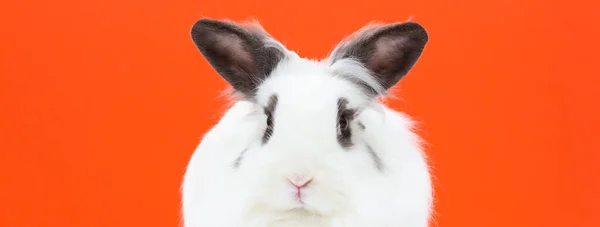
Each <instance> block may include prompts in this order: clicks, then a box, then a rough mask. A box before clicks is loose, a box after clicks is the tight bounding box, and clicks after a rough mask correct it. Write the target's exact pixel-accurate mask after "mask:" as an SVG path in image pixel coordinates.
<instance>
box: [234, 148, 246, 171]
mask: <svg viewBox="0 0 600 227" xmlns="http://www.w3.org/2000/svg"><path fill="white" fill-rule="evenodd" d="M247 150H248V148H246V149H244V150H243V151H242V152H241V153H240V155H239V156H238V157H237V158H236V159H235V161H234V162H233V168H234V169H237V168H239V167H240V164H241V163H242V159H244V154H245V153H246V151H247Z"/></svg>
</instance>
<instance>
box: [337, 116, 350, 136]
mask: <svg viewBox="0 0 600 227" xmlns="http://www.w3.org/2000/svg"><path fill="white" fill-rule="evenodd" d="M338 124H339V127H340V131H342V132H343V131H346V130H348V127H350V125H349V123H348V118H347V117H345V116H342V117H341V118H340V122H338Z"/></svg>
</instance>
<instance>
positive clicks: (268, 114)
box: [267, 113, 273, 127]
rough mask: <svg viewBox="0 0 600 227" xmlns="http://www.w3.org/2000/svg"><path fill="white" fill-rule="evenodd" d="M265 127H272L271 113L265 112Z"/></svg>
mask: <svg viewBox="0 0 600 227" xmlns="http://www.w3.org/2000/svg"><path fill="white" fill-rule="evenodd" d="M267 127H273V115H272V114H271V113H267Z"/></svg>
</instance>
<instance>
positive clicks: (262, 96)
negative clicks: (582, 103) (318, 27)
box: [183, 19, 431, 227]
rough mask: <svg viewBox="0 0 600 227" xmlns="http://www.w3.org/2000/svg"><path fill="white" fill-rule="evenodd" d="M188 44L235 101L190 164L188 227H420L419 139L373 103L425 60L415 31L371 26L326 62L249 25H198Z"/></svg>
mask: <svg viewBox="0 0 600 227" xmlns="http://www.w3.org/2000/svg"><path fill="white" fill-rule="evenodd" d="M191 34H192V39H193V41H194V43H195V44H196V46H197V48H198V49H199V51H200V52H201V53H202V55H203V56H204V57H205V58H206V59H207V60H208V62H209V63H210V65H211V66H212V67H213V68H214V69H215V71H216V72H217V73H218V74H219V75H220V76H221V77H222V78H223V79H225V80H226V81H227V82H228V83H229V84H230V85H231V87H232V88H233V90H234V91H235V93H236V94H237V95H238V96H239V99H237V103H236V104H235V105H234V106H233V107H232V108H231V109H229V110H228V111H227V113H226V114H225V116H223V118H222V119H221V121H220V122H219V123H218V124H217V125H216V126H215V127H214V128H213V129H211V131H209V132H208V133H207V134H206V135H205V137H204V138H203V140H202V142H201V143H200V145H199V147H198V149H197V150H196V152H195V153H194V156H193V157H192V160H191V161H190V163H189V165H188V170H187V173H186V178H185V182H184V185H183V191H184V192H183V193H184V195H183V203H184V222H186V223H204V224H206V223H209V224H211V226H215V225H219V224H220V225H222V226H226V224H224V223H226V222H227V223H238V224H239V223H243V224H244V225H245V226H248V225H251V224H249V223H257V224H256V226H269V225H275V224H276V223H288V224H289V223H291V222H292V221H295V222H298V223H305V224H304V225H315V226H335V225H343V226H364V225H362V224H361V223H363V224H367V225H368V226H370V227H374V226H388V225H395V226H424V225H425V224H426V220H427V215H428V212H429V205H430V193H431V191H430V190H431V189H430V183H429V175H428V172H427V166H426V164H425V161H424V156H423V154H422V153H421V149H420V147H419V138H418V137H417V136H416V135H415V134H414V133H412V132H411V126H412V125H411V121H410V120H409V118H408V117H406V116H405V115H403V114H400V113H397V112H395V111H392V110H390V109H388V108H387V107H385V106H384V105H383V104H381V103H380V102H378V99H377V98H378V97H380V96H384V95H385V94H386V91H387V90H389V89H390V88H391V87H392V86H394V85H395V84H396V83H397V82H398V81H399V80H400V79H401V78H403V77H404V76H405V75H406V74H407V73H408V72H409V70H410V69H411V68H412V67H413V65H414V64H415V63H416V61H417V59H418V58H419V57H420V56H421V53H422V51H423V49H424V47H425V45H426V43H427V41H428V35H427V32H426V31H425V29H424V28H423V27H422V26H421V25H419V24H417V23H414V22H403V23H394V24H388V25H375V24H372V25H369V26H367V27H365V28H363V29H361V30H359V31H358V32H357V33H355V34H353V35H352V36H350V37H349V38H348V39H346V40H344V41H342V42H341V43H340V44H339V45H338V46H337V47H336V48H335V49H334V50H333V51H332V53H331V54H330V55H329V57H328V58H326V59H323V60H310V59H306V58H302V57H300V56H298V55H297V54H296V53H294V52H293V51H290V50H288V49H286V47H284V46H283V45H282V44H281V43H279V42H277V41H276V40H275V39H273V38H272V37H271V36H270V35H269V34H268V33H267V32H265V30H264V29H263V28H262V27H261V26H260V25H259V24H258V23H257V22H253V23H247V24H236V23H233V22H229V21H220V20H212V19H201V20H199V21H198V22H197V23H196V24H194V26H193V28H192V32H191ZM219 204H220V205H219ZM218 206H225V207H226V208H219V207H218ZM200 207H204V208H200ZM219 215H221V216H222V217H219ZM208 220H210V221H208ZM308 222H315V223H317V224H306V223H308ZM215 223H219V224H215ZM318 223H320V224H318ZM335 223H338V224H335ZM378 223H379V224H378ZM399 223H401V224H400V225H398V224H399ZM411 223H412V224H411ZM198 225H200V224H198ZM231 225H232V226H235V225H236V224H231ZM282 225H284V224H282ZM187 226H190V227H191V226H195V225H193V224H187Z"/></svg>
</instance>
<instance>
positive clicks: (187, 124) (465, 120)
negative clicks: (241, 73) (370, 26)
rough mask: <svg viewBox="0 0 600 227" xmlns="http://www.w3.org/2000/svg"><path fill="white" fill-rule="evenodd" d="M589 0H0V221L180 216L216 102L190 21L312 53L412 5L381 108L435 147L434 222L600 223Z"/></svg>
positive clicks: (101, 224)
mask: <svg viewBox="0 0 600 227" xmlns="http://www.w3.org/2000/svg"><path fill="white" fill-rule="evenodd" d="M593 2H594V1H589V3H585V2H582V1H579V0H572V1H547V0H526V1H525V0H500V1H498V0H493V1H482V0H453V1H443V0H423V1H409V0H406V1H381V0H369V1H364V2H361V3H358V2H352V1H323V2H320V1H316V0H312V1H303V2H302V3H300V1H297V2H288V1H231V0H228V1H226V2H225V1H222V2H220V3H219V1H198V0H197V1H191V0H182V1H152V0H145V1H142V0H125V1H121V0H118V1H117V0H104V1H76V0H62V1H31V0H8V1H7V0H4V1H2V3H0V19H1V20H0V25H1V27H0V108H1V109H0V133H1V134H0V141H1V143H0V151H1V153H0V226H2V227H21V226H24V227H50V226H61V227H69V226H77V227H107V226H110V227H118V226H144V227H151V226H156V227H165V226H177V225H178V224H179V188H180V182H181V178H182V175H183V173H184V168H185V166H186V164H187V161H188V158H189V157H190V155H191V153H192V151H193V150H194V148H195V146H196V145H197V143H198V141H199V138H200V137H201V135H202V134H203V133H204V132H206V130H208V129H209V127H210V126H211V124H213V123H214V122H215V121H216V119H218V117H219V115H218V114H219V110H221V109H222V105H223V103H224V100H221V99H218V98H217V95H219V92H220V90H221V89H222V88H224V87H225V82H224V81H223V80H222V79H221V78H220V77H219V76H218V75H217V74H216V73H215V72H214V71H213V70H212V69H211V68H210V67H209V65H208V63H207V62H206V61H205V59H204V58H203V57H202V56H201V55H200V53H199V52H198V51H197V50H196V48H195V46H194V45H193V43H192V41H191V39H190V36H189V30H190V28H191V25H192V24H193V23H194V22H195V21H196V20H197V19H199V18H201V17H202V16H207V17H211V18H215V19H222V18H230V19H233V20H236V21H239V20H243V19H247V18H250V17H252V16H254V17H256V18H258V19H259V20H260V21H261V22H262V24H263V25H264V27H265V28H266V29H267V30H268V31H269V32H270V33H271V34H272V35H273V36H274V37H276V38H277V39H279V40H281V41H282V42H283V43H284V44H286V45H287V46H288V47H289V48H290V49H292V50H296V51H298V52H299V53H300V54H301V55H303V56H307V57H319V58H320V57H324V56H325V55H326V54H327V52H328V51H329V50H330V49H331V48H332V47H333V46H334V45H335V44H337V42H338V41H340V40H341V39H342V38H343V37H345V36H346V35H349V34H350V33H352V32H353V31H355V30H356V29H358V28H360V27H361V26H363V25H365V24H366V23H368V22H369V21H371V20H379V21H385V22H392V21H403V20H406V19H408V18H409V17H410V16H411V15H414V18H413V20H414V21H417V22H419V23H421V24H423V25H424V26H425V27H426V28H427V29H428V31H429V34H430V43H429V45H428V46H427V48H426V50H425V52H424V54H423V56H422V58H421V60H420V61H419V63H418V64H417V65H416V67H415V68H414V70H413V71H412V72H411V73H410V75H409V76H408V77H406V78H405V79H404V80H402V82H401V83H400V85H399V86H398V87H397V88H398V89H399V92H398V93H397V95H398V96H400V97H402V98H403V100H396V101H394V102H393V103H392V106H393V107H396V108H399V109H401V110H404V111H406V112H408V113H409V114H411V115H412V116H414V118H415V119H416V120H418V121H419V122H421V131H420V133H421V135H422V136H423V137H424V138H425V139H426V140H427V142H428V143H429V144H428V145H427V149H428V154H429V155H430V156H431V164H432V165H433V168H434V174H435V177H436V178H435V183H436V199H437V202H436V214H435V222H436V224H437V226H440V227H483V226H486V227H494V226H498V227H507V226H510V227H521V226H522V227H532V226H540V227H542V226H544V227H548V226H557V227H558V226H600V214H599V212H600V182H599V181H598V173H600V163H599V162H600V141H599V140H598V138H597V136H596V134H597V133H596V130H597V129H598V128H599V127H600V120H599V115H600V111H599V108H600V107H599V106H600V104H599V101H598V97H600V96H599V91H598V90H599V89H598V88H597V87H598V85H599V84H600V83H599V82H600V79H599V77H600V75H599V71H598V69H597V68H598V67H599V64H598V63H596V62H597V60H596V59H597V56H598V54H599V50H600V48H599V47H600V46H599V40H600V35H599V34H600V29H599V26H598V22H600V20H599V18H598V17H596V16H595V14H596V15H597V14H598V13H597V10H598V9H600V6H599V5H598V3H593ZM593 4H596V5H593ZM594 63H595V64H594Z"/></svg>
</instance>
